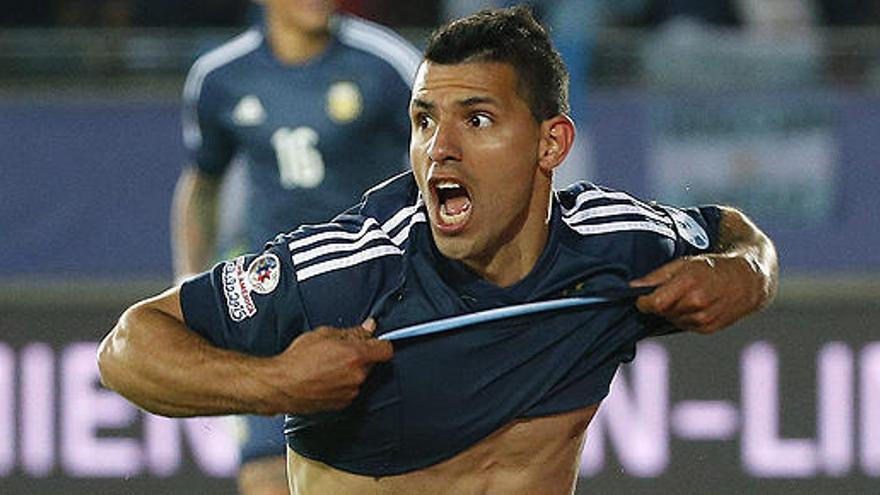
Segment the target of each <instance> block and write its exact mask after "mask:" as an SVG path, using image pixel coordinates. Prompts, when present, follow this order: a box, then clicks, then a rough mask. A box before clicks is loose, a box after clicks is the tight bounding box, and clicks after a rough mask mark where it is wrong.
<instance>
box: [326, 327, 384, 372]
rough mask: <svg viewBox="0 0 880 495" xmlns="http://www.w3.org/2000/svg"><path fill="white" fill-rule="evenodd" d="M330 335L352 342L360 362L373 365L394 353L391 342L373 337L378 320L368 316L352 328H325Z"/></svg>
mask: <svg viewBox="0 0 880 495" xmlns="http://www.w3.org/2000/svg"><path fill="white" fill-rule="evenodd" d="M324 330H326V331H328V332H327V334H328V336H331V337H332V338H336V339H339V340H343V341H348V342H350V343H351V346H352V348H353V349H354V350H355V352H357V354H358V358H359V360H358V361H359V364H366V365H372V364H374V363H378V362H383V361H388V360H390V359H391V358H392V356H393V355H394V347H393V346H392V345H391V342H388V341H385V340H378V339H375V338H373V333H374V332H375V331H376V320H375V319H373V318H367V319H366V320H365V321H364V322H363V323H361V324H360V325H358V326H356V327H351V328H341V329H340V328H324V329H322V331H324Z"/></svg>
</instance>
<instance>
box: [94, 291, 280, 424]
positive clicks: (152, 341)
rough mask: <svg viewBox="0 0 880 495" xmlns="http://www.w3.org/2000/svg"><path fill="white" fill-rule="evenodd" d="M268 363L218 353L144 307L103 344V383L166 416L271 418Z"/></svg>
mask: <svg viewBox="0 0 880 495" xmlns="http://www.w3.org/2000/svg"><path fill="white" fill-rule="evenodd" d="M265 360H266V359H265V358H257V357H251V356H247V355H243V354H240V353H236V352H232V351H227V350H223V349H219V348H217V347H214V346H212V345H211V344H210V343H208V342H207V341H206V340H204V339H203V338H202V337H200V336H199V335H197V334H196V333H194V332H192V331H191V330H189V329H187V328H186V327H185V326H184V325H183V323H182V322H181V321H180V320H179V319H177V318H175V316H174V315H172V314H170V313H169V312H166V311H163V310H162V309H160V307H157V306H156V305H151V304H149V301H148V302H147V303H141V304H138V305H136V306H133V307H132V308H130V309H128V310H127V311H126V312H125V313H124V314H123V315H122V317H121V318H120V319H119V322H118V324H117V325H116V327H115V328H114V329H113V330H112V331H111V332H110V334H109V335H107V337H106V338H105V339H104V341H103V342H102V343H101V346H100V348H99V351H98V366H99V369H100V372H101V381H102V382H103V383H104V385H105V386H107V387H108V388H111V389H113V390H115V391H116V392H117V393H119V394H120V395H122V396H124V397H125V398H127V399H128V400H130V401H131V402H133V403H135V404H137V405H138V406H140V407H142V408H143V409H145V410H147V411H150V412H153V413H156V414H160V415H164V416H202V415H217V414H237V413H271V412H275V411H267V410H265V408H266V406H265V405H263V404H262V403H261V401H260V399H259V397H260V396H261V393H260V392H261V390H263V388H264V387H263V385H262V384H261V382H260V380H259V379H258V378H257V374H258V373H259V369H260V368H261V366H262V365H263V364H264V361H265Z"/></svg>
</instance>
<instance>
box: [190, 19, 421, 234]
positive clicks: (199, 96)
mask: <svg viewBox="0 0 880 495" xmlns="http://www.w3.org/2000/svg"><path fill="white" fill-rule="evenodd" d="M333 35H334V36H333V40H332V41H331V43H330V45H329V46H328V47H327V49H326V50H325V51H324V52H323V53H322V54H320V55H319V56H318V57H316V58H315V59H313V60H310V61H308V62H306V63H304V64H301V65H285V64H283V63H281V62H280V61H278V60H277V58H276V57H275V56H274V55H273V53H272V51H271V48H270V46H269V44H268V42H267V40H266V38H265V36H264V33H263V32H262V31H261V30H259V29H256V28H255V29H252V30H249V31H247V32H245V33H243V34H241V35H240V36H238V37H237V38H234V39H233V40H231V41H229V42H227V43H226V44H224V45H222V46H221V47H219V48H217V49H215V50H212V51H211V52H208V53H207V54H205V55H204V56H202V57H201V58H199V60H197V61H196V63H195V64H194V65H193V67H192V69H191V71H190V73H189V76H188V78H187V81H186V85H185V87H184V141H185V143H186V145H187V148H188V150H189V152H190V156H191V162H192V163H193V164H194V165H195V166H197V167H198V168H199V169H200V170H201V171H202V172H204V173H207V174H212V175H219V174H222V173H223V172H224V171H225V170H226V169H227V167H228V166H229V164H230V161H231V160H232V158H233V157H234V156H236V155H239V154H240V155H241V156H242V157H243V158H244V159H245V160H246V169H247V174H246V175H247V181H248V186H249V187H248V188H247V189H248V192H247V193H248V195H249V197H248V200H247V201H246V202H244V203H245V204H246V205H247V208H248V211H247V212H246V214H245V215H244V217H245V218H246V219H247V233H248V238H249V244H250V245H251V249H259V247H260V246H262V243H263V242H265V241H266V240H267V239H271V238H272V237H274V236H275V234H277V233H278V232H281V231H286V230H289V229H291V228H293V227H295V226H297V225H299V224H301V223H314V222H323V221H327V220H328V219H329V218H330V217H331V216H332V215H333V214H334V213H336V212H338V211H341V210H343V209H345V208H347V207H349V206H351V205H352V204H353V203H355V202H356V201H357V198H358V197H359V196H360V194H361V193H362V192H363V191H364V190H366V189H367V188H369V187H370V186H372V185H373V184H375V183H376V182H378V181H380V180H382V179H384V178H387V177H389V176H391V175H394V174H397V173H399V172H400V171H401V170H403V169H404V168H405V164H406V154H407V149H408V143H409V121H408V116H407V105H408V101H409V94H410V86H411V81H412V78H413V76H414V75H415V71H416V70H417V67H418V64H419V62H420V56H419V54H418V52H416V51H415V49H414V48H412V47H411V46H410V45H409V44H407V43H406V42H405V41H403V40H402V39H401V38H399V37H398V36H397V35H395V34H393V33H392V32H391V31H390V30H388V29H385V28H383V27H380V26H377V25H375V24H372V23H369V22H367V21H364V20H361V19H358V18H354V17H351V16H336V17H334V22H333Z"/></svg>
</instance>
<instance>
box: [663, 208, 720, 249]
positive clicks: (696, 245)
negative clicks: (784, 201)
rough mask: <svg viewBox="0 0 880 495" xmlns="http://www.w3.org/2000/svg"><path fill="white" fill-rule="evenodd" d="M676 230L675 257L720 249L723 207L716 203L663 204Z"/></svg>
mask: <svg viewBox="0 0 880 495" xmlns="http://www.w3.org/2000/svg"><path fill="white" fill-rule="evenodd" d="M661 208H662V209H663V210H664V211H665V212H666V214H667V215H668V216H669V219H670V220H672V228H673V230H674V231H675V235H676V238H675V252H674V253H673V257H675V258H679V257H681V256H692V255H697V254H703V253H711V252H715V251H717V250H718V230H719V226H720V224H721V208H719V207H718V206H715V205H707V206H697V207H689V208H676V207H673V206H661Z"/></svg>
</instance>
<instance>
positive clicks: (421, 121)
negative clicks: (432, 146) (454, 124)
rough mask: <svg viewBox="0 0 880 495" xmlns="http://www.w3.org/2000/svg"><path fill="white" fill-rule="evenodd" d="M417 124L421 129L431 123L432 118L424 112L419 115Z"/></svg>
mask: <svg viewBox="0 0 880 495" xmlns="http://www.w3.org/2000/svg"><path fill="white" fill-rule="evenodd" d="M416 125H417V126H418V127H419V129H425V128H427V127H428V126H429V125H431V118H430V117H428V116H427V115H424V114H421V115H417V116H416Z"/></svg>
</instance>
